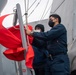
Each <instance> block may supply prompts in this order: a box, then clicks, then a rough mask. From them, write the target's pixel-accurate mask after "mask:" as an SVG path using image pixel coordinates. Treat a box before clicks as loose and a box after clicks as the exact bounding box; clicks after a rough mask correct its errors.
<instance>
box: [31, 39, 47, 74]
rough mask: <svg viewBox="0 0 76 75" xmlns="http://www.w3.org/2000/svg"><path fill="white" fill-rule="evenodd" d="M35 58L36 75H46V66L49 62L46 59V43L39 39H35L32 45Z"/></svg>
mask: <svg viewBox="0 0 76 75" xmlns="http://www.w3.org/2000/svg"><path fill="white" fill-rule="evenodd" d="M32 46H33V49H34V53H35V57H34V60H33V68H34V70H35V74H36V75H44V74H45V64H46V62H47V58H46V54H47V52H46V50H45V47H46V42H45V41H43V40H40V39H37V38H34V40H33V43H32Z"/></svg>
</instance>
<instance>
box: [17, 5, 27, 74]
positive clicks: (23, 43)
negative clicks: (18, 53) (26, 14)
mask: <svg viewBox="0 0 76 75" xmlns="http://www.w3.org/2000/svg"><path fill="white" fill-rule="evenodd" d="M16 7H17V15H18V19H19V24H20V33H21V39H22V45H23V48H25V49H26V50H27V42H26V35H25V32H24V25H23V21H22V15H21V9H20V5H19V4H16ZM25 52H26V51H24V56H25ZM20 71H21V75H23V74H22V70H20ZM26 72H27V71H26ZM26 74H27V73H26Z"/></svg>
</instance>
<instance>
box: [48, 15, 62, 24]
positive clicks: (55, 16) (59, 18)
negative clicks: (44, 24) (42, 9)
mask: <svg viewBox="0 0 76 75" xmlns="http://www.w3.org/2000/svg"><path fill="white" fill-rule="evenodd" d="M49 17H54V18H58V20H59V23H61V17H60V16H59V15H57V14H52V15H50V16H49Z"/></svg>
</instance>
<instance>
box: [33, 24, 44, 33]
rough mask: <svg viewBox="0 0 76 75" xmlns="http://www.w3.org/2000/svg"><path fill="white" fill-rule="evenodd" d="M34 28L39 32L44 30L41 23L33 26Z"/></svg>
mask: <svg viewBox="0 0 76 75" xmlns="http://www.w3.org/2000/svg"><path fill="white" fill-rule="evenodd" d="M35 30H40V32H44V30H45V29H44V25H42V24H37V25H36V26H35Z"/></svg>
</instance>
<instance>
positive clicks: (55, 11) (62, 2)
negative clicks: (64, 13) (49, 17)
mask: <svg viewBox="0 0 76 75" xmlns="http://www.w3.org/2000/svg"><path fill="white" fill-rule="evenodd" d="M64 2H65V0H63V1H62V2H61V3H60V5H59V6H58V7H57V8H56V9H55V11H54V12H52V13H55V12H56V11H57V10H58V9H59V8H60V7H61V5H62V4H63V3H64Z"/></svg>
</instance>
